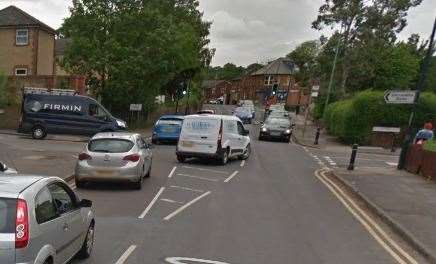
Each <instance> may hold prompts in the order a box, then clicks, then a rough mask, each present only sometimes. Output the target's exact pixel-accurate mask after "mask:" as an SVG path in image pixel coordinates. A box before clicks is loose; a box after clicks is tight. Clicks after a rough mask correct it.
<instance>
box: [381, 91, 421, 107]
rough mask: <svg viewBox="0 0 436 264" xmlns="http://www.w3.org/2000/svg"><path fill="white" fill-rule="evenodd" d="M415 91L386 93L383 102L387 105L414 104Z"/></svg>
mask: <svg viewBox="0 0 436 264" xmlns="http://www.w3.org/2000/svg"><path fill="white" fill-rule="evenodd" d="M415 99H416V91H412V90H408V91H387V92H386V93H385V102H386V103H387V104H414V103H415Z"/></svg>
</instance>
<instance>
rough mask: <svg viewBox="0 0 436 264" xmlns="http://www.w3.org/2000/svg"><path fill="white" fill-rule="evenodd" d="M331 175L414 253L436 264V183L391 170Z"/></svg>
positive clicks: (338, 170)
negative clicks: (404, 241) (413, 248)
mask: <svg viewBox="0 0 436 264" xmlns="http://www.w3.org/2000/svg"><path fill="white" fill-rule="evenodd" d="M333 173H334V175H335V176H336V177H337V178H338V179H339V180H341V181H342V182H343V183H344V184H346V185H347V186H348V187H349V188H351V190H352V191H354V192H355V193H356V194H357V195H359V196H360V197H361V198H362V199H363V200H364V201H365V202H366V203H367V204H368V205H369V207H370V208H371V209H373V210H374V211H375V213H377V214H378V215H380V216H381V217H382V219H384V220H385V221H386V222H387V224H389V225H390V226H391V227H392V228H393V229H394V230H395V231H397V232H398V233H399V234H400V235H401V236H402V237H403V238H404V239H406V240H407V241H408V242H409V243H411V245H412V246H414V247H415V249H416V250H418V251H419V252H421V253H422V254H424V255H426V256H427V257H428V259H429V260H430V261H431V262H432V263H436V183H435V182H432V181H427V180H426V179H424V178H422V177H421V176H418V175H414V174H411V173H408V172H405V171H399V170H397V169H393V168H392V169H387V168H363V167H361V168H359V169H358V170H356V171H351V172H350V171H347V170H345V169H336V170H334V171H333Z"/></svg>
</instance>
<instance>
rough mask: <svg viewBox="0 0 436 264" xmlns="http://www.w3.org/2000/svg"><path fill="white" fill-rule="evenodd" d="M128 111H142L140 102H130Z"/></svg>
mask: <svg viewBox="0 0 436 264" xmlns="http://www.w3.org/2000/svg"><path fill="white" fill-rule="evenodd" d="M130 111H132V112H140V111H142V104H131V105H130Z"/></svg>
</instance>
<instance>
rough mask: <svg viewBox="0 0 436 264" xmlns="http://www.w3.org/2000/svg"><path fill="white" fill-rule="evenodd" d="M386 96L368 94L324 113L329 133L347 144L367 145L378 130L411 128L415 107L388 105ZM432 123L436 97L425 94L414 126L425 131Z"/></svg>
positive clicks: (358, 95) (363, 93)
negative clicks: (428, 123) (412, 111)
mask: <svg viewBox="0 0 436 264" xmlns="http://www.w3.org/2000/svg"><path fill="white" fill-rule="evenodd" d="M383 95H384V93H383V92H380V91H372V90H368V91H365V92H362V93H359V94H357V95H356V96H354V97H353V98H352V99H348V100H343V101H339V102H336V103H333V104H331V105H329V107H328V108H327V110H326V113H324V122H325V124H326V126H327V129H328V131H329V133H331V134H332V135H334V136H337V137H338V138H339V139H341V140H342V141H344V142H346V143H365V142H366V141H367V140H368V137H369V135H370V134H371V131H372V128H373V127H374V126H392V127H402V128H405V127H407V124H408V120H409V117H410V112H411V106H407V105H388V104H386V103H385V102H384V97H383ZM431 120H436V95H435V94H433V93H423V94H422V96H421V98H420V100H419V104H418V108H417V112H416V118H415V122H414V126H415V127H421V126H422V124H423V123H424V122H426V121H431Z"/></svg>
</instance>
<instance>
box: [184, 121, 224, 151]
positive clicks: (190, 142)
mask: <svg viewBox="0 0 436 264" xmlns="http://www.w3.org/2000/svg"><path fill="white" fill-rule="evenodd" d="M220 127H221V120H220V119H217V118H208V117H207V116H204V117H203V116H200V117H191V118H189V117H188V118H186V119H185V120H184V121H183V127H182V133H181V135H180V140H179V145H178V148H179V151H181V152H192V153H204V154H215V153H216V152H217V149H218V135H219V131H220Z"/></svg>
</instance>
